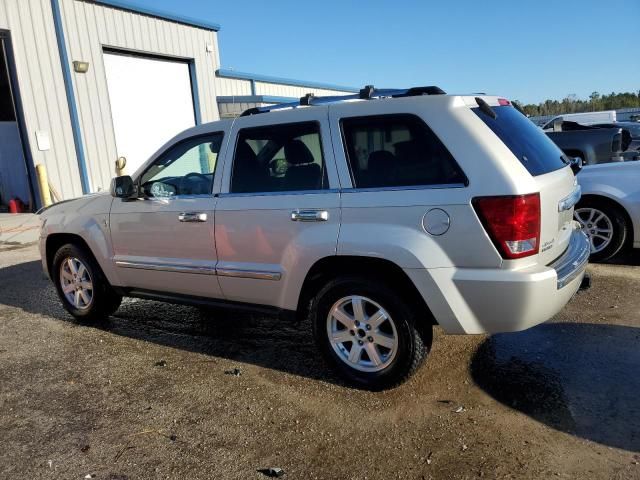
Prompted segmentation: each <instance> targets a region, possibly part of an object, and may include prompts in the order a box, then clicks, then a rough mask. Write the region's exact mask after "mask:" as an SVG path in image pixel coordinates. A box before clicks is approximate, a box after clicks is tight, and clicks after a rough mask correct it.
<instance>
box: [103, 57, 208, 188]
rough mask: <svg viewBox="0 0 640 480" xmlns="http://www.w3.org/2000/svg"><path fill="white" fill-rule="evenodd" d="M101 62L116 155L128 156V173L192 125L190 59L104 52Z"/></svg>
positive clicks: (132, 171) (193, 122)
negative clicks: (102, 62) (181, 60)
mask: <svg viewBox="0 0 640 480" xmlns="http://www.w3.org/2000/svg"><path fill="white" fill-rule="evenodd" d="M104 64H105V70H106V75H107V86H108V88H109V99H110V102H111V114H112V115H113V128H114V130H115V135H116V145H117V149H118V156H119V157H125V158H126V159H127V166H126V169H125V170H126V173H127V174H129V175H131V174H133V173H134V172H135V171H136V170H137V169H138V167H140V165H142V164H143V163H144V162H145V161H146V160H147V159H148V158H149V157H150V156H151V155H152V154H153V153H154V152H155V151H156V150H158V148H160V147H161V146H162V145H163V144H164V143H165V142H166V141H167V140H169V139H170V138H171V137H173V136H174V135H176V134H177V133H179V132H181V131H182V130H184V129H186V128H189V127H192V126H194V125H195V114H194V108H193V96H192V91H191V76H190V72H189V64H188V63H185V62H179V61H172V60H165V59H156V58H147V57H140V56H132V55H122V54H117V53H111V52H104ZM114 160H115V159H114Z"/></svg>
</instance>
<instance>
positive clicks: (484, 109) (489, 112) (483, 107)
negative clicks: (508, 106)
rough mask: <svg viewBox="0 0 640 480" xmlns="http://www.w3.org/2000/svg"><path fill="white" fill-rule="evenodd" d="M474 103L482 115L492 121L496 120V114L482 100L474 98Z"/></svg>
mask: <svg viewBox="0 0 640 480" xmlns="http://www.w3.org/2000/svg"><path fill="white" fill-rule="evenodd" d="M476 103H477V104H478V106H479V107H480V110H481V111H482V112H483V113H485V114H486V115H489V116H490V117H491V118H493V119H494V120H495V119H496V118H498V115H496V112H494V111H493V109H492V108H491V107H490V106H489V104H488V103H487V102H485V101H484V100H483V99H482V98H480V97H476Z"/></svg>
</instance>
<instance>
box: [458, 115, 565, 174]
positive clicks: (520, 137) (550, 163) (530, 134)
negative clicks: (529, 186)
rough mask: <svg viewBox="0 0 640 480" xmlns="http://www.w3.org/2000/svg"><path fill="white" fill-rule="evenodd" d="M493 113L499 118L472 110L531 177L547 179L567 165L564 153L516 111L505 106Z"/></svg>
mask: <svg viewBox="0 0 640 480" xmlns="http://www.w3.org/2000/svg"><path fill="white" fill-rule="evenodd" d="M491 109H492V110H493V111H494V112H496V118H491V117H490V116H489V115H487V114H486V113H484V112H483V111H482V110H480V108H472V109H471V110H473V112H474V113H475V114H476V115H478V117H480V119H481V120H482V121H483V122H484V123H486V124H487V126H488V127H489V128H490V129H491V130H492V131H493V133H495V134H496V135H497V136H498V138H499V139H500V140H502V142H503V143H504V144H505V145H506V146H507V148H509V150H511V152H513V154H514V155H515V156H516V157H517V159H518V160H520V163H522V165H524V167H525V168H526V169H527V170H528V172H529V173H530V174H531V175H533V176H536V175H544V174H545V173H549V172H553V171H555V170H559V169H561V168H562V167H564V166H566V165H567V164H566V163H565V161H564V153H562V150H560V149H559V148H558V147H557V146H556V144H555V143H553V141H551V139H550V138H549V137H547V135H546V134H545V133H544V132H543V131H542V130H541V129H540V128H538V127H537V126H535V125H534V124H533V122H532V121H531V120H529V119H528V118H527V117H525V116H524V115H522V114H521V113H520V112H518V111H517V110H516V109H515V108H513V107H511V106H507V105H505V106H500V107H491Z"/></svg>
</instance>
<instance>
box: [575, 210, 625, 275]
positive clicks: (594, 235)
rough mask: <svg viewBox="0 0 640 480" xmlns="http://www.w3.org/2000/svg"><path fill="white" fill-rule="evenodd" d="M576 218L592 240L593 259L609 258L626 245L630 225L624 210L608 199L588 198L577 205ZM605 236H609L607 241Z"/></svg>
mask: <svg viewBox="0 0 640 480" xmlns="http://www.w3.org/2000/svg"><path fill="white" fill-rule="evenodd" d="M574 218H575V219H576V220H577V221H578V222H579V223H580V225H581V226H582V230H583V231H584V233H586V234H587V236H588V237H589V241H590V242H591V256H590V257H589V258H590V260H591V261H593V262H602V261H604V260H608V259H610V258H611V257H613V256H614V255H616V254H617V253H618V252H620V250H622V247H624V244H625V242H626V240H627V238H628V235H629V225H628V223H627V217H626V215H625V214H624V211H623V210H622V209H621V208H620V207H618V206H617V205H615V204H612V203H611V202H608V201H606V200H600V199H597V198H587V199H585V200H582V201H581V202H579V203H578V205H577V206H576V209H575V211H574ZM608 230H610V232H608ZM603 237H608V238H607V240H606V241H605V240H603Z"/></svg>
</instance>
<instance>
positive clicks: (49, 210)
mask: <svg viewBox="0 0 640 480" xmlns="http://www.w3.org/2000/svg"><path fill="white" fill-rule="evenodd" d="M110 198H112V197H111V194H110V193H109V192H96V193H88V194H86V195H83V196H81V197H77V198H70V199H68V200H62V201H61V202H57V203H54V204H53V205H49V206H48V207H43V208H41V209H40V210H38V211H37V212H36V214H37V215H40V216H41V217H43V218H47V217H49V216H51V215H58V214H61V213H67V212H79V213H80V212H87V213H89V212H90V213H108V209H107V211H106V212H101V211H98V210H104V205H105V204H106V203H108V204H109V205H111V202H110V201H109V202H106V200H107V199H110ZM96 207H98V208H97V209H96ZM100 207H102V208H100Z"/></svg>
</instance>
